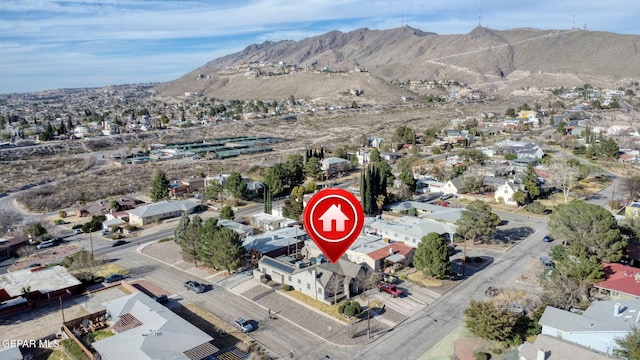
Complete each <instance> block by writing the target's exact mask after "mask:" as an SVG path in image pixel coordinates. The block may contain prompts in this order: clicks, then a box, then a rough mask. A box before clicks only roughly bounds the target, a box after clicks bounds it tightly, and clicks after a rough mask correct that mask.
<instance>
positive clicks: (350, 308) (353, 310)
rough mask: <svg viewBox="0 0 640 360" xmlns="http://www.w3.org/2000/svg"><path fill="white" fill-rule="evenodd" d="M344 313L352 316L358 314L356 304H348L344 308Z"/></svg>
mask: <svg viewBox="0 0 640 360" xmlns="http://www.w3.org/2000/svg"><path fill="white" fill-rule="evenodd" d="M344 314H345V315H347V316H349V317H351V316H356V308H355V306H347V307H345V308H344Z"/></svg>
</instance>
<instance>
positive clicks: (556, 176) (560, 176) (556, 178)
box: [549, 159, 579, 204]
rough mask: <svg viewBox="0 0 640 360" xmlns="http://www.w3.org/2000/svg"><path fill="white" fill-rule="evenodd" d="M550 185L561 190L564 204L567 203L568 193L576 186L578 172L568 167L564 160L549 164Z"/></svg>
mask: <svg viewBox="0 0 640 360" xmlns="http://www.w3.org/2000/svg"><path fill="white" fill-rule="evenodd" d="M549 168H550V170H551V171H550V174H551V185H553V186H555V187H557V188H558V189H560V190H562V194H563V195H564V203H565V204H566V203H568V202H569V193H570V192H571V190H572V189H573V188H574V187H575V186H576V185H577V184H578V176H579V173H578V170H577V169H576V168H575V167H573V166H571V165H569V164H568V163H567V161H566V159H558V160H557V161H555V162H553V163H552V164H551V166H550V167H549Z"/></svg>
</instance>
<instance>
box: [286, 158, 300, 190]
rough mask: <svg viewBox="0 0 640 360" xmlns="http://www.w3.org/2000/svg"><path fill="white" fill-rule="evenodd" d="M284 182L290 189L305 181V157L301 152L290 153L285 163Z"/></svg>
mask: <svg viewBox="0 0 640 360" xmlns="http://www.w3.org/2000/svg"><path fill="white" fill-rule="evenodd" d="M283 169H284V173H285V177H284V183H285V185H286V186H287V187H289V189H292V188H293V187H294V186H297V185H301V184H302V183H303V182H304V158H303V157H302V156H301V155H299V154H293V155H290V156H289V157H288V158H287V161H286V162H285V163H284V165H283Z"/></svg>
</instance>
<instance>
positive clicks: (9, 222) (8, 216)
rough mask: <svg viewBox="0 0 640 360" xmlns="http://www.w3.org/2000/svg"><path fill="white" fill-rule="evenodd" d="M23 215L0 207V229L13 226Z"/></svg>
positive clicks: (19, 221) (20, 220)
mask: <svg viewBox="0 0 640 360" xmlns="http://www.w3.org/2000/svg"><path fill="white" fill-rule="evenodd" d="M23 218H24V217H23V216H22V215H21V214H18V213H17V212H13V211H11V210H7V209H0V231H2V230H4V229H11V228H12V227H13V226H15V225H17V224H19V223H21V222H22V219H23Z"/></svg>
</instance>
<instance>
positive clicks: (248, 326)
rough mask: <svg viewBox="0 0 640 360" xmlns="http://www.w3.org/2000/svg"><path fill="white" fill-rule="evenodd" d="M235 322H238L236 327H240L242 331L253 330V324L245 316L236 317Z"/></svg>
mask: <svg viewBox="0 0 640 360" xmlns="http://www.w3.org/2000/svg"><path fill="white" fill-rule="evenodd" d="M234 323H235V324H236V327H237V328H238V329H240V331H242V332H245V333H247V332H250V331H251V330H253V326H252V325H251V324H250V323H249V322H248V321H247V320H245V319H244V318H241V317H239V318H236V320H235V321H234Z"/></svg>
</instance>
